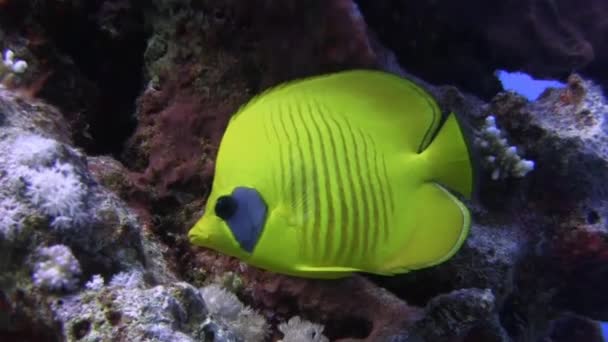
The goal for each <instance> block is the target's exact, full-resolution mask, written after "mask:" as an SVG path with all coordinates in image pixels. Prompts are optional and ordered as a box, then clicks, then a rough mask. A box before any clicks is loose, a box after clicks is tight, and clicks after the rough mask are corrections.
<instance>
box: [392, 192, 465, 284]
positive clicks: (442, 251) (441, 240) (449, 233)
mask: <svg viewBox="0 0 608 342" xmlns="http://www.w3.org/2000/svg"><path fill="white" fill-rule="evenodd" d="M413 196H414V198H416V201H415V202H414V203H415V204H413V208H410V209H411V210H410V209H408V213H412V215H409V216H408V217H407V218H406V219H405V221H406V222H405V224H406V225H408V227H404V228H405V229H411V230H412V232H411V235H410V237H409V239H408V241H407V244H406V245H405V246H403V248H402V250H401V251H399V252H398V254H396V255H394V256H393V257H392V258H390V260H388V262H387V263H386V264H385V267H383V271H386V272H390V273H404V272H407V271H409V270H415V269H420V268H424V267H429V266H434V265H437V264H440V263H442V262H444V261H446V260H447V259H449V258H451V257H452V256H453V255H454V254H455V253H456V252H457V251H458V250H459V249H460V247H461V246H462V244H463V242H464V240H465V239H466V237H467V235H468V232H469V228H470V224H471V218H470V214H469V211H468V209H467V208H466V206H465V205H464V204H463V203H462V202H460V201H459V200H458V199H457V198H456V197H455V196H454V195H452V194H451V193H450V192H449V191H448V190H446V189H445V188H443V187H442V186H441V185H439V184H437V183H425V184H423V185H422V186H421V187H420V188H419V189H418V190H417V191H416V192H415V193H414V194H413Z"/></svg>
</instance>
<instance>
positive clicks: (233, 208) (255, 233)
mask: <svg viewBox="0 0 608 342" xmlns="http://www.w3.org/2000/svg"><path fill="white" fill-rule="evenodd" d="M267 213H268V207H267V206H266V203H265V202H264V199H263V198H262V196H261V195H260V194H259V193H258V192H257V190H255V189H252V188H244V187H237V188H235V189H234V191H233V192H232V194H230V195H225V196H221V197H219V198H218V199H217V202H216V203H215V215H217V216H218V217H220V218H221V219H222V220H224V221H225V222H226V224H227V225H228V227H229V228H230V231H231V232H232V234H233V235H234V238H235V239H236V240H237V241H238V242H239V245H240V246H241V248H243V249H244V250H245V251H247V252H249V253H252V252H253V249H254V248H255V245H256V244H257V243H258V240H259V239H260V236H261V234H262V230H263V229H264V224H265V221H266V215H267Z"/></svg>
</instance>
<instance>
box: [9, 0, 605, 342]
mask: <svg viewBox="0 0 608 342" xmlns="http://www.w3.org/2000/svg"><path fill="white" fill-rule="evenodd" d="M494 5H495V4H493V5H492V6H494ZM454 6H455V5H454V4H452V3H450V2H448V1H435V2H424V3H423V2H418V3H413V2H372V1H363V0H359V1H356V2H355V1H352V0H329V1H320V0H313V1H270V0H262V1H257V2H253V1H251V2H250V1H245V2H244V1H237V0H228V1H220V0H204V1H191V0H155V1H152V2H149V3H146V4H143V3H141V2H138V1H134V0H117V1H96V2H84V1H43V2H41V1H17V0H7V1H0V8H1V9H2V10H1V11H0V42H1V43H2V44H0V45H1V47H2V48H3V50H2V51H4V52H5V53H4V55H3V61H2V63H0V68H4V69H6V70H4V69H3V70H0V73H3V72H5V71H6V72H8V73H12V74H15V75H16V76H18V77H14V79H15V82H12V83H10V82H9V83H6V84H5V85H4V86H0V339H2V340H7V341H8V340H37V341H38V340H49V341H55V340H68V341H76V340H78V341H83V340H84V341H98V340H146V339H148V340H151V341H199V340H215V341H277V340H282V341H285V342H288V341H327V340H330V341H336V340H337V341H353V340H366V341H439V342H441V341H522V340H547V341H568V340H583V339H585V340H589V341H596V340H597V341H600V340H601V337H599V332H598V326H597V323H595V321H593V320H608V309H607V308H608V294H607V293H606V292H605V291H604V289H605V288H606V287H608V273H607V271H606V267H605V265H606V263H607V262H608V243H607V241H608V228H607V225H606V220H607V217H608V207H607V204H606V203H607V202H606V198H608V188H607V187H608V184H607V183H606V182H605V180H606V179H608V162H607V161H608V147H607V146H608V138H607V131H608V125H607V124H606V120H607V114H606V113H608V104H607V103H606V99H605V96H604V94H602V89H601V87H602V85H605V80H606V74H605V70H608V69H605V68H601V63H602V60H601V56H603V54H604V50H603V49H605V47H604V46H603V45H601V44H600V43H599V42H598V38H597V37H598V34H597V32H605V28H602V27H601V25H599V24H597V25H595V26H594V25H588V26H585V25H582V23H584V22H585V21H589V22H594V23H595V22H597V18H598V16H601V15H602V13H605V6H604V5H603V3H600V2H599V1H591V2H590V3H589V4H588V6H577V8H576V9H573V8H571V7H570V6H572V4H571V3H570V2H569V1H567V0H559V1H551V2H548V1H531V2H524V1H515V2H510V3H509V4H502V5H500V6H503V7H502V9H503V10H504V11H502V12H498V11H494V10H493V9H491V8H490V7H491V6H489V5H487V4H481V3H480V2H479V1H465V2H459V3H458V6H459V7H461V8H468V9H471V8H474V9H475V10H474V11H466V10H455V8H454ZM490 12H491V13H492V15H489V14H488V13H490ZM7 13H11V15H7ZM523 14H529V15H523ZM479 18H483V20H478V19H479ZM530 27H531V29H532V31H533V32H535V33H537V34H535V35H529V34H525V35H524V32H528V31H529V30H530ZM429 28H431V29H429ZM8 51H11V52H13V53H12V54H11V53H8ZM439 59H441V63H439V62H437V63H435V62H434V61H438V60H439ZM20 61H25V62H26V63H27V65H26V69H25V70H24V71H25V72H23V73H17V72H18V71H22V68H23V65H24V64H23V63H19V62H20ZM350 68H375V69H381V70H386V71H389V72H393V73H395V74H398V75H401V76H403V77H408V78H410V79H412V80H414V81H415V82H417V83H419V84H420V85H421V86H423V87H424V88H426V89H428V90H429V91H430V92H431V93H433V94H434V95H436V97H437V99H438V101H439V103H440V105H441V107H442V109H443V111H444V112H448V111H454V112H455V113H457V115H458V117H459V118H460V121H461V123H462V124H463V126H464V127H466V129H467V130H468V131H469V133H470V135H471V138H472V139H471V141H472V142H473V144H472V149H473V150H474V151H475V154H476V157H477V159H478V160H479V162H480V165H479V166H480V167H479V168H478V175H477V176H478V177H477V178H478V180H477V181H478V191H477V194H476V195H477V196H476V197H475V198H474V199H473V200H472V201H470V202H467V205H468V206H469V208H471V212H472V216H473V226H472V228H471V233H470V236H469V238H468V239H467V240H466V242H465V244H464V246H463V247H462V249H461V250H460V251H459V252H458V253H457V254H456V255H455V256H454V257H453V258H452V259H450V260H449V261H447V262H445V263H443V264H441V265H438V266H436V267H433V268H429V269H424V270H420V271H416V272H412V273H409V274H404V275H400V276H395V277H380V276H370V275H355V276H353V277H350V278H347V279H340V280H331V281H320V280H309V279H298V278H292V277H287V276H282V275H276V274H272V273H270V272H265V271H262V270H259V269H255V268H253V267H251V266H248V265H247V264H245V263H243V262H241V261H239V260H235V259H233V258H230V257H227V256H223V255H218V254H217V253H215V252H213V251H210V250H206V249H202V248H195V247H193V246H191V245H190V244H189V243H188V242H187V239H186V231H187V229H188V228H189V227H190V226H191V225H192V224H194V222H196V220H197V219H198V218H199V217H200V216H201V211H202V209H203V205H204V203H205V199H206V195H207V194H208V192H209V190H210V188H209V187H210V184H211V181H212V179H213V167H214V163H213V160H214V158H215V153H216V151H217V147H218V145H219V141H220V139H221V137H222V133H223V131H224V129H225V127H226V125H227V123H228V120H229V119H230V116H231V114H232V113H233V112H234V111H236V110H237V109H238V108H239V106H240V105H242V104H243V103H244V102H245V101H247V100H248V99H249V98H251V97H252V96H253V95H254V94H257V93H259V92H261V91H263V90H265V89H268V88H269V87H272V86H274V85H276V84H278V83H280V82H283V81H286V80H291V79H294V78H297V77H302V76H307V75H313V74H318V73H324V72H331V71H337V70H343V69H350ZM496 68H505V69H518V70H526V71H529V72H531V73H533V74H535V75H537V76H552V77H560V78H562V79H564V80H566V81H567V85H566V87H564V88H561V89H549V90H547V91H546V92H545V93H544V94H543V95H542V96H541V97H540V98H539V99H538V100H537V101H535V102H529V101H527V100H526V99H524V98H522V97H520V96H518V95H516V94H513V93H508V92H499V91H500V86H499V85H498V84H497V81H496V79H495V77H494V75H493V72H494V69H496ZM10 69H12V70H10ZM576 70H579V71H580V73H572V71H576ZM591 79H594V80H595V81H592V80H591ZM602 82H603V83H602ZM442 84H447V85H442ZM370 115H373V114H370ZM475 137H477V140H476V139H475ZM532 169H533V170H532Z"/></svg>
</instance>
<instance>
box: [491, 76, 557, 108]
mask: <svg viewBox="0 0 608 342" xmlns="http://www.w3.org/2000/svg"><path fill="white" fill-rule="evenodd" d="M497 74H498V78H499V79H500V81H501V82H502V86H503V87H504V88H505V90H509V91H513V92H516V93H518V94H520V95H522V96H524V97H526V98H527V99H528V100H530V101H534V100H536V99H537V98H538V96H539V95H540V94H541V93H542V92H543V91H544V90H545V89H547V88H549V87H553V88H561V87H563V86H564V84H563V83H561V82H558V81H554V80H536V79H533V78H532V77H530V75H528V74H524V73H521V72H507V71H504V70H499V71H498V72H497Z"/></svg>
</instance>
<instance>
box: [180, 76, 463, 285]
mask: <svg viewBox="0 0 608 342" xmlns="http://www.w3.org/2000/svg"><path fill="white" fill-rule="evenodd" d="M472 191H473V165H472V159H471V155H470V152H469V150H468V145H467V143H466V139H465V135H464V134H463V131H462V128H461V126H460V124H459V123H458V121H457V119H456V116H455V115H454V114H453V113H450V114H448V115H447V116H445V117H444V116H443V115H442V113H441V111H440V109H439V107H438V105H437V103H436V101H435V100H434V99H433V98H432V96H431V95H430V94H429V93H427V92H426V91H424V90H423V89H422V88H421V87H419V86H417V85H415V84H414V83H413V82H411V81H409V80H406V79H404V78H401V77H399V76H396V75H393V74H389V73H385V72H381V71H374V70H349V71H342V72H336V73H332V74H328V75H320V76H314V77H309V78H305V79H301V80H296V81H292V82H288V83H286V84H283V85H280V86H277V87H274V88H271V89H270V90H267V91H266V92H264V93H262V94H260V95H258V96H256V97H255V98H253V99H252V100H251V101H249V102H248V103H247V104H246V105H244V106H243V107H242V108H241V109H239V111H238V112H237V113H236V114H235V115H234V116H233V117H232V118H231V120H230V123H229V124H228V127H227V129H226V131H225V133H224V135H223V137H222V140H221V143H220V146H219V151H218V155H217V159H216V166H215V177H214V180H213V184H212V190H211V194H210V195H209V198H208V201H207V204H206V208H205V211H204V214H203V216H202V218H201V219H200V220H199V221H198V222H197V223H196V225H195V226H194V227H192V228H191V229H190V231H189V233H188V236H189V239H190V241H191V242H192V243H193V244H195V245H199V246H204V247H207V248H211V249H214V250H216V251H219V252H221V253H224V254H227V255H231V256H234V257H237V258H239V259H241V260H243V261H245V262H247V263H249V264H251V265H253V266H257V267H260V268H263V269H266V270H270V271H273V272H277V273H283V274H288V275H294V276H300V277H310V278H339V277H345V276H348V275H350V274H352V273H353V272H366V273H375V274H381V275H392V274H397V273H405V272H408V271H411V270H416V269H420V268H424V267H430V266H433V265H437V264H439V263H441V262H443V261H445V260H447V259H449V258H450V257H452V256H453V255H454V254H455V253H456V252H457V251H458V250H459V248H460V247H461V245H462V243H463V241H464V240H465V239H466V236H467V234H468V231H469V227H470V223H471V222H470V221H471V220H470V214H469V211H468V209H467V207H466V206H465V205H464V204H463V203H462V202H461V201H460V200H459V199H458V197H456V196H455V195H454V194H453V193H452V192H454V193H459V194H460V195H462V196H463V197H465V198H470V196H471V193H472Z"/></svg>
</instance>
